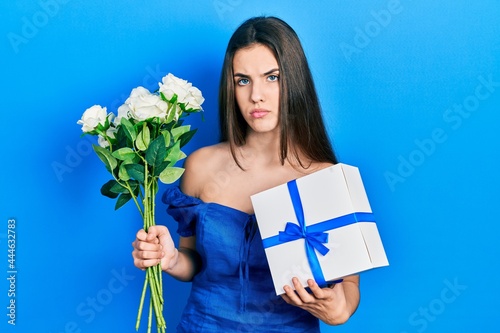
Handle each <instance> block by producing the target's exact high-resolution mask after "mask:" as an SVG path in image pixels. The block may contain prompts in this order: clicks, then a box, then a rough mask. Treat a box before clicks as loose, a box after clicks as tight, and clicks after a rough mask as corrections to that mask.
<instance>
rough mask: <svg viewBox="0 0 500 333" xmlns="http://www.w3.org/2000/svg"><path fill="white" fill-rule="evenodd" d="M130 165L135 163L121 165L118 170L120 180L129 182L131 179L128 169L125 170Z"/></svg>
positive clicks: (126, 162) (125, 162) (128, 161)
mask: <svg viewBox="0 0 500 333" xmlns="http://www.w3.org/2000/svg"><path fill="white" fill-rule="evenodd" d="M129 164H133V161H130V160H127V161H123V162H122V164H120V168H119V169H118V178H120V180H124V181H127V180H129V179H130V176H129V174H128V172H127V169H126V168H125V166H126V165H129Z"/></svg>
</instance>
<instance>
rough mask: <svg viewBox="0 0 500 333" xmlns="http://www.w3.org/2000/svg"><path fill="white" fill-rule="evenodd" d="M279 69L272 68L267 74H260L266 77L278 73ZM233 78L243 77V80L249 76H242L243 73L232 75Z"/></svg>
mask: <svg viewBox="0 0 500 333" xmlns="http://www.w3.org/2000/svg"><path fill="white" fill-rule="evenodd" d="M279 71H280V69H279V68H273V69H270V70H268V71H267V72H265V73H264V74H262V76H266V75H269V74H272V73H274V72H279ZM233 76H234V77H243V78H248V77H250V76H249V75H247V74H243V73H234V75H233Z"/></svg>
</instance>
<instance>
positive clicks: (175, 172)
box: [160, 167, 184, 184]
mask: <svg viewBox="0 0 500 333" xmlns="http://www.w3.org/2000/svg"><path fill="white" fill-rule="evenodd" d="M183 173H184V168H178V167H168V168H166V169H165V170H163V171H162V172H161V173H160V180H161V182H162V183H164V184H172V183H173V182H175V181H176V180H177V179H179V178H181V176H182V174H183Z"/></svg>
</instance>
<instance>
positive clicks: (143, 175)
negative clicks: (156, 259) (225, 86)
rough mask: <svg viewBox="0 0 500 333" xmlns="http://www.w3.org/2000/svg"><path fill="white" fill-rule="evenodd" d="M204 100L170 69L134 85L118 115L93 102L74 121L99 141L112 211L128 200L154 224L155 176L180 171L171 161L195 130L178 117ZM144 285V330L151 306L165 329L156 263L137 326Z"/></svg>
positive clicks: (168, 177)
mask: <svg viewBox="0 0 500 333" xmlns="http://www.w3.org/2000/svg"><path fill="white" fill-rule="evenodd" d="M203 101H204V98H203V96H202V95H201V92H200V90H199V89H198V88H196V87H194V86H192V84H191V83H189V82H187V81H185V80H182V79H179V78H177V77H175V76H173V75H172V74H168V75H167V76H165V77H164V78H163V79H162V82H161V83H159V89H158V91H156V92H154V93H151V92H149V91H148V90H147V89H145V88H143V87H137V88H134V89H133V90H132V92H131V94H130V97H129V98H128V99H127V100H126V101H125V104H123V105H122V106H120V107H119V108H118V116H116V117H115V115H114V114H113V113H107V111H106V108H105V107H101V106H99V105H94V106H92V107H91V108H89V109H87V110H86V111H85V112H84V113H83V116H82V119H80V120H79V121H78V122H77V124H80V125H82V131H83V132H84V135H85V134H90V135H97V137H98V144H99V145H93V148H94V151H95V152H96V154H97V156H98V157H99V158H100V159H101V161H102V162H103V163H104V165H105V166H106V169H107V170H108V171H109V172H110V173H111V175H112V176H113V179H111V180H109V181H108V182H106V183H105V184H104V185H103V186H102V188H101V193H102V194H103V195H105V196H107V197H109V198H112V199H115V198H116V199H117V201H116V205H115V210H116V209H118V208H120V207H122V206H123V205H124V204H125V203H127V202H128V201H130V200H131V199H132V200H133V201H134V202H135V205H136V206H137V209H138V210H139V212H140V214H141V216H142V219H143V222H144V230H146V231H147V230H148V228H149V227H150V226H153V225H155V196H156V193H157V192H158V180H160V181H161V182H163V183H165V184H171V183H173V182H175V181H176V180H178V179H179V178H180V176H181V175H182V173H183V172H184V169H183V168H180V167H176V166H175V164H176V163H177V162H178V161H179V160H181V159H183V158H185V157H186V155H185V154H184V153H183V152H182V150H181V148H182V147H183V146H184V145H185V144H186V143H187V142H188V141H189V140H190V139H191V138H192V137H193V135H194V133H195V132H196V130H191V127H190V125H183V119H182V118H183V117H184V116H186V115H188V114H190V113H193V112H200V111H203V109H202V108H201V104H202V103H203ZM148 287H149V290H150V296H151V297H150V308H149V317H148V332H150V331H151V325H152V312H153V310H154V312H155V315H156V325H157V327H158V332H165V330H166V323H165V320H164V318H163V313H162V311H163V288H162V270H161V265H160V264H158V265H157V266H154V267H150V268H148V269H147V270H146V278H145V281H144V287H143V291H142V295H141V300H140V303H139V311H138V314H137V322H136V330H138V329H139V325H140V319H141V315H142V308H143V305H144V299H145V295H146V291H147V289H148Z"/></svg>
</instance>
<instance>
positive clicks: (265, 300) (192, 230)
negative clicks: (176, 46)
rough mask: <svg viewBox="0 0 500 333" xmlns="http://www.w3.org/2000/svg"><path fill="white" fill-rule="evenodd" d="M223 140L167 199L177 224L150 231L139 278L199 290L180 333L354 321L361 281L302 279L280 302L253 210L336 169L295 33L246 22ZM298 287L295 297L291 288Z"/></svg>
mask: <svg viewBox="0 0 500 333" xmlns="http://www.w3.org/2000/svg"><path fill="white" fill-rule="evenodd" d="M219 107H220V110H219V112H220V124H221V133H222V141H221V143H219V144H216V145H214V146H210V147H205V148H202V149H199V150H197V151H195V152H194V153H192V154H191V155H190V156H189V157H188V158H187V159H186V162H185V169H186V170H185V173H184V176H183V178H182V181H181V185H180V188H178V187H174V188H170V189H169V190H167V192H166V193H165V195H164V197H163V200H164V202H165V203H166V204H168V205H169V208H168V210H167V211H168V213H169V214H170V215H172V216H173V217H174V218H175V219H176V220H177V221H178V222H179V228H178V233H179V235H180V240H179V246H178V248H176V247H175V245H174V242H173V241H172V238H171V236H170V233H169V231H168V229H167V228H166V227H164V226H154V227H151V228H150V229H149V230H148V233H146V232H145V231H144V230H140V231H139V232H138V233H137V238H136V240H135V241H134V242H133V247H134V251H133V253H132V255H133V258H134V264H135V265H136V266H137V267H138V268H141V269H144V268H146V267H150V266H153V265H156V264H158V263H159V262H161V266H162V269H163V271H164V272H166V273H168V274H170V275H172V276H173V277H175V278H177V279H179V280H183V281H192V290H191V295H190V297H189V300H188V304H187V306H186V309H185V311H184V313H183V316H182V318H181V321H180V324H179V327H178V331H179V332H287V333H289V332H302V333H303V332H319V321H318V319H320V320H322V321H323V322H325V323H327V324H330V325H338V324H342V323H344V322H346V321H347V320H348V318H349V317H350V316H351V315H352V314H353V313H354V311H355V310H356V308H357V306H358V303H359V277H358V276H349V277H346V278H344V280H343V282H341V283H337V284H333V285H331V286H329V287H326V288H320V287H319V286H318V285H317V284H316V282H314V280H309V281H308V285H309V289H305V288H303V287H302V286H301V285H300V283H299V282H298V280H297V279H295V278H294V279H293V280H292V281H290V285H289V286H288V285H287V286H284V290H285V294H283V295H282V296H281V297H279V296H276V294H275V292H274V287H273V282H272V279H271V275H270V272H269V268H268V266H267V260H266V257H265V253H264V249H263V246H262V242H261V238H260V235H259V232H258V228H257V225H256V221H255V216H254V215H253V208H252V204H251V201H250V196H251V195H252V194H255V193H258V192H261V191H263V190H266V189H268V188H271V187H273V186H277V185H280V184H283V183H285V182H288V181H290V180H293V179H296V178H299V177H302V176H304V175H306V174H309V173H312V172H315V171H317V170H320V169H323V168H325V167H328V166H330V165H332V164H335V163H336V162H337V161H336V158H335V155H334V152H333V150H332V148H331V144H330V142H329V140H328V136H327V134H326V131H325V127H324V124H323V120H322V117H321V111H320V107H319V103H318V99H317V95H316V91H315V88H314V84H313V80H312V76H311V73H310V70H309V67H308V64H307V60H306V58H305V55H304V52H303V49H302V46H301V44H300V41H299V39H298V37H297V35H296V34H295V32H294V31H293V29H292V28H291V27H290V26H289V25H288V24H286V23H285V22H283V21H282V20H280V19H278V18H274V17H257V18H252V19H250V20H248V21H246V22H244V23H243V24H242V25H241V26H240V27H239V28H238V29H237V30H236V31H235V33H234V34H233V36H232V37H231V39H230V41H229V45H228V47H227V51H226V55H225V59H224V65H223V70H222V77H221V83H220V93H219ZM292 287H293V288H292Z"/></svg>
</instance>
